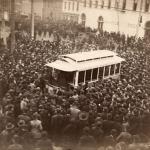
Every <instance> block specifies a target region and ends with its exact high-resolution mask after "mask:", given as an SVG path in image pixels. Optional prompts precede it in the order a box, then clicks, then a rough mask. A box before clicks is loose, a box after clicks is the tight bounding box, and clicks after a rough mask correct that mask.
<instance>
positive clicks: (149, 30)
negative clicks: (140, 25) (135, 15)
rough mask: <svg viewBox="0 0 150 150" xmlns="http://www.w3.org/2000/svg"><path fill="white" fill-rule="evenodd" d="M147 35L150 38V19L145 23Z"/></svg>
mask: <svg viewBox="0 0 150 150" xmlns="http://www.w3.org/2000/svg"><path fill="white" fill-rule="evenodd" d="M145 37H148V38H150V21H148V22H146V24H145Z"/></svg>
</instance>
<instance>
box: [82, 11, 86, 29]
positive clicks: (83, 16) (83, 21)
mask: <svg viewBox="0 0 150 150" xmlns="http://www.w3.org/2000/svg"><path fill="white" fill-rule="evenodd" d="M85 23H86V15H85V14H84V13H83V14H82V15H81V24H82V26H83V27H85Z"/></svg>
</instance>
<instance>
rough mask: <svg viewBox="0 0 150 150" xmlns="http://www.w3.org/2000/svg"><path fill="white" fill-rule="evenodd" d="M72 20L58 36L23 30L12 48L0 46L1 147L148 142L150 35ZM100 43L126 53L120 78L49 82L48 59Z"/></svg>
mask: <svg viewBox="0 0 150 150" xmlns="http://www.w3.org/2000/svg"><path fill="white" fill-rule="evenodd" d="M61 26H62V24H61ZM69 26H70V25H69ZM74 26H75V27H74ZM76 27H77V25H74V24H72V27H71V28H72V29H75V28H76ZM67 28H68V24H64V25H63V28H61V30H60V25H59V24H58V25H57V26H54V25H53V29H54V30H55V32H53V34H54V35H56V37H57V38H56V40H55V41H53V42H50V41H36V40H33V39H30V38H28V37H26V38H25V37H22V38H19V39H18V40H17V42H16V48H15V49H14V50H13V52H10V50H9V49H6V48H3V49H1V50H0V121H1V124H0V146H1V147H0V149H1V150H26V149H29V150H53V149H54V150H55V149H68V150H69V149H72V150H74V149H79V150H80V149H90V150H95V149H100V150H101V149H102V150H108V149H109V150H148V149H149V148H150V147H149V142H150V141H149V138H150V126H149V125H150V98H149V96H150V88H149V87H150V81H149V79H150V74H149V71H150V67H149V61H150V55H149V54H150V44H149V41H148V39H145V38H143V39H140V38H139V39H136V38H135V37H126V36H125V35H122V34H120V33H108V32H99V34H97V33H96V32H95V31H94V32H92V31H91V32H90V33H89V32H88V33H87V32H86V30H84V31H82V32H81V31H80V30H79V29H78V28H76V30H73V31H71V32H70V31H69V32H67V30H66V29H67ZM69 30H70V28H69ZM60 31H61V32H60ZM62 31H63V32H62ZM80 35H82V36H80ZM97 49H108V50H112V51H116V52H117V53H118V54H119V55H120V56H121V57H123V58H125V60H126V61H125V62H124V63H123V64H122V70H121V76H120V79H111V78H110V79H108V80H102V81H99V82H97V83H94V84H93V85H88V84H85V85H80V86H79V87H78V88H77V89H73V88H72V89H69V90H67V91H64V90H63V91H62V90H61V89H60V88H57V89H53V91H49V90H48V88H47V85H46V80H45V79H46V76H47V75H46V74H45V69H44V65H45V63H47V62H52V61H54V60H56V59H57V58H58V56H59V55H60V54H66V53H73V52H78V51H89V50H97Z"/></svg>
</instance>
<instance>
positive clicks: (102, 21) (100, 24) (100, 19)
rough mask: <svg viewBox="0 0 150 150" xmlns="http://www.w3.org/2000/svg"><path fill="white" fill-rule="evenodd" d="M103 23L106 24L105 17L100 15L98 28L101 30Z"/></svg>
mask: <svg viewBox="0 0 150 150" xmlns="http://www.w3.org/2000/svg"><path fill="white" fill-rule="evenodd" d="M103 24H104V19H103V17H102V16H99V17H98V30H99V31H101V30H103Z"/></svg>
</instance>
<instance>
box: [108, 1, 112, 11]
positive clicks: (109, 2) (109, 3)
mask: <svg viewBox="0 0 150 150" xmlns="http://www.w3.org/2000/svg"><path fill="white" fill-rule="evenodd" d="M110 7H111V0H108V9H110Z"/></svg>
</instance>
